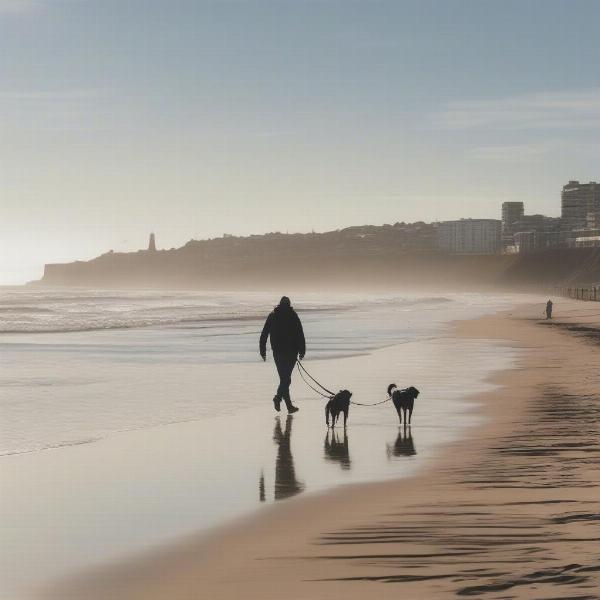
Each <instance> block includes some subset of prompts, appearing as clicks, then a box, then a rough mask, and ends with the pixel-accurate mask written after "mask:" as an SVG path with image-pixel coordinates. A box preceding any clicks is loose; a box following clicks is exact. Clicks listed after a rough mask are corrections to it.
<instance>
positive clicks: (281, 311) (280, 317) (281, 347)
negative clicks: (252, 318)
mask: <svg viewBox="0 0 600 600" xmlns="http://www.w3.org/2000/svg"><path fill="white" fill-rule="evenodd" d="M269 335H270V336H271V348H272V349H273V354H300V355H301V356H304V354H305V352H306V342H305V341H304V331H303V329H302V323H301V322H300V317H298V315H297V314H296V311H295V310H294V309H293V308H292V307H291V306H282V305H279V306H276V307H275V310H274V311H273V312H272V313H271V314H270V315H269V316H268V317H267V320H266V321H265V326H264V327H263V330H262V333H261V334H260V353H261V354H262V355H264V354H266V352H267V338H268V337H269Z"/></svg>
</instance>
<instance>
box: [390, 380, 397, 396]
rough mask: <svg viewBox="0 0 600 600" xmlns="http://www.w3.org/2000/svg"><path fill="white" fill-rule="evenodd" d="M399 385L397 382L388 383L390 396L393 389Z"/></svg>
mask: <svg viewBox="0 0 600 600" xmlns="http://www.w3.org/2000/svg"><path fill="white" fill-rule="evenodd" d="M397 387H398V386H397V385H396V384H395V383H390V385H388V396H391V395H392V391H393V389H394V388H397Z"/></svg>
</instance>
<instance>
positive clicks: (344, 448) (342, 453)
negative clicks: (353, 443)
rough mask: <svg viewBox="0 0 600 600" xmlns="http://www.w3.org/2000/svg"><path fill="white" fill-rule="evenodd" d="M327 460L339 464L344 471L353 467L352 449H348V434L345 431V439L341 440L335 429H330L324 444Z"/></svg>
mask: <svg viewBox="0 0 600 600" xmlns="http://www.w3.org/2000/svg"><path fill="white" fill-rule="evenodd" d="M323 448H324V451H325V460H329V461H332V462H337V463H339V465H340V466H341V467H342V469H345V470H348V469H350V467H351V465H352V461H351V460H350V449H349V447H348V433H347V432H346V429H344V433H343V438H342V439H341V440H340V438H339V437H338V432H337V431H336V430H335V429H328V430H327V434H326V436H325V443H324V446H323Z"/></svg>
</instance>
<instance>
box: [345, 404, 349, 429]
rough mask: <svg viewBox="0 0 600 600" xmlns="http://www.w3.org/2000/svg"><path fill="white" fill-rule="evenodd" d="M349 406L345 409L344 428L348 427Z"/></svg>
mask: <svg viewBox="0 0 600 600" xmlns="http://www.w3.org/2000/svg"><path fill="white" fill-rule="evenodd" d="M348 410H349V409H348V408H345V409H344V429H346V423H347V421H348Z"/></svg>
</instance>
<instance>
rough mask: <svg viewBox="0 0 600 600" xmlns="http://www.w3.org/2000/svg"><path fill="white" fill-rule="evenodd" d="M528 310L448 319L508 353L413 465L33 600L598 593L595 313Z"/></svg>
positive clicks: (565, 306) (593, 308)
mask: <svg viewBox="0 0 600 600" xmlns="http://www.w3.org/2000/svg"><path fill="white" fill-rule="evenodd" d="M540 313H541V310H540V305H539V304H535V305H532V304H524V305H521V306H519V307H516V308H515V309H512V310H510V311H507V312H503V313H499V314H495V315H491V316H485V317H482V318H479V319H475V320H463V321H460V322H459V323H457V324H456V326H455V327H456V328H455V334H456V336H457V337H456V339H457V340H459V339H469V340H488V341H489V340H496V341H499V342H501V343H502V344H505V345H507V346H510V347H512V348H515V349H517V350H518V354H517V356H516V359H515V363H514V364H513V365H512V366H511V368H507V369H504V370H502V371H501V372H497V373H495V374H494V375H492V379H491V381H490V383H491V384H493V388H492V389H488V390H486V391H483V392H479V393H476V394H475V395H471V398H470V401H471V402H475V403H476V404H477V406H478V411H479V413H480V415H481V416H482V419H481V420H480V422H478V423H476V424H473V425H472V426H471V427H469V428H468V430H467V431H468V435H463V436H461V437H460V438H459V439H455V440H453V441H449V442H448V443H446V444H444V445H443V447H441V448H440V447H438V449H437V450H436V452H435V453H434V454H435V456H434V457H433V458H432V459H431V460H430V461H429V462H428V467H427V468H426V469H424V470H421V471H420V472H418V473H416V474H413V475H407V476H406V477H403V478H399V479H389V480H385V481H380V482H372V483H361V484H351V485H348V486H343V487H337V488H334V489H332V490H329V491H326V492H323V493H319V494H309V495H304V496H298V497H296V498H293V499H292V500H288V501H286V502H283V503H279V504H276V505H274V506H272V507H270V508H269V509H268V510H267V511H264V512H262V513H260V514H254V515H251V516H249V517H247V518H244V519H240V520H237V521H236V522H235V523H232V524H230V525H228V526H224V527H221V528H219V529H217V530H215V531H214V532H212V533H211V534H209V535H204V536H198V537H194V536H191V537H189V538H188V539H186V540H184V541H182V542H181V543H179V544H177V545H173V546H171V547H170V548H165V549H164V550H163V551H161V552H155V553H149V554H148V555H147V556H145V557H143V558H140V559H139V560H133V561H131V562H129V563H127V564H122V565H121V566H120V568H119V569H114V568H113V569H112V570H111V569H108V570H105V571H97V572H96V573H94V574H87V575H86V576H85V577H81V578H78V579H72V580H70V581H68V582H66V583H63V585H61V586H59V587H58V588H54V589H51V590H47V593H46V595H45V597H47V598H49V597H52V598H68V597H70V598H106V597H110V598H128V599H135V598H144V599H154V598H156V599H159V598H161V599H162V598H169V599H180V598H181V599H184V598H186V599H187V598H199V597H200V598H211V599H220V598H223V599H225V598H239V597H244V598H253V599H254V598H256V599H258V598H262V599H269V598H291V599H299V598H323V599H329V598H331V599H333V598H340V597H344V598H355V597H356V598H359V597H364V596H365V595H366V594H370V595H372V596H374V597H377V598H388V597H389V598H392V597H394V598H396V597H398V596H399V595H400V596H402V597H404V598H450V597H457V596H459V597H462V596H465V597H485V598H527V599H537V600H542V599H550V598H556V599H558V598H561V599H564V598H572V599H575V598H576V599H578V600H583V599H592V598H598V597H599V595H600V565H599V563H598V549H599V542H598V540H599V539H600V517H599V516H598V515H599V514H600V502H599V500H598V499H599V497H600V493H599V489H598V488H599V484H600V469H599V466H598V448H599V441H600V425H599V420H598V416H599V415H600V398H599V395H598V394H599V390H600V368H599V367H600V346H599V343H600V337H599V336H600V334H599V333H598V325H599V324H600V310H599V309H598V305H597V304H595V303H582V302H576V301H568V300H559V301H558V302H557V303H556V307H555V319H554V320H553V321H552V322H546V321H544V320H542V319H541V318H540V316H541V315H540ZM420 410H421V406H420V405H417V408H416V411H415V416H414V424H413V432H415V430H416V431H418V429H417V428H418V423H419V416H420V413H419V411H420ZM350 431H351V429H350Z"/></svg>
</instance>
